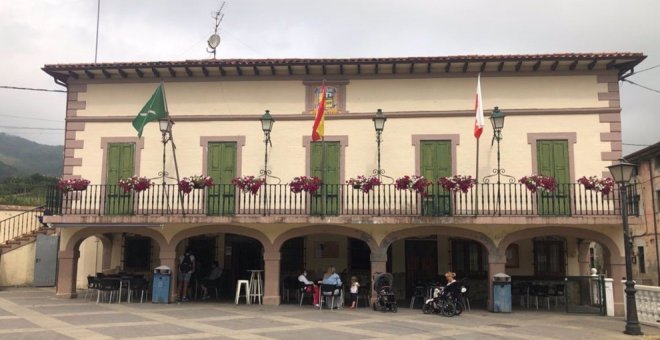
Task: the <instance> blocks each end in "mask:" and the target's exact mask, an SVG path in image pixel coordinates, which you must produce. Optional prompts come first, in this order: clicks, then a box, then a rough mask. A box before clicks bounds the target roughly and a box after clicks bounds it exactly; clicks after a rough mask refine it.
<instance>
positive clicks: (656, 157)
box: [654, 155, 660, 169]
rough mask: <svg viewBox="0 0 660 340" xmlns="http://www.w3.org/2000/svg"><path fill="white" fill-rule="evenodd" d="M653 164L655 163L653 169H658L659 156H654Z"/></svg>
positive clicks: (659, 165)
mask: <svg viewBox="0 0 660 340" xmlns="http://www.w3.org/2000/svg"><path fill="white" fill-rule="evenodd" d="M654 163H655V168H656V169H660V155H656V156H655V161H654Z"/></svg>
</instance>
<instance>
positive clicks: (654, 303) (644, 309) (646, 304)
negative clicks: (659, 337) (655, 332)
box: [623, 285, 660, 327]
mask: <svg viewBox="0 0 660 340" xmlns="http://www.w3.org/2000/svg"><path fill="white" fill-rule="evenodd" d="M624 289H625V288H624ZM635 289H636V290H637V293H636V294H635V302H636V303H637V318H638V319H639V322H640V323H641V324H644V325H649V326H655V327H660V287H655V286H643V285H635ZM623 296H624V299H625V296H626V295H625V291H624V295H623ZM624 302H625V301H624ZM623 305H624V306H625V305H626V304H625V303H624V304H623Z"/></svg>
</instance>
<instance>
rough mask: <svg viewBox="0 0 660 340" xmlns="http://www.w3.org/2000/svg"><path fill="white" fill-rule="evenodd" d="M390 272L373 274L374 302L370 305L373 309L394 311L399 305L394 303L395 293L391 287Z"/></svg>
mask: <svg viewBox="0 0 660 340" xmlns="http://www.w3.org/2000/svg"><path fill="white" fill-rule="evenodd" d="M392 281H393V280H392V274H390V273H378V274H376V275H374V291H375V292H376V302H374V304H373V305H372V306H373V308H374V310H379V309H380V310H381V311H382V312H384V311H387V310H389V311H392V312H394V313H396V312H397V311H398V310H399V307H398V306H397V304H396V295H394V290H393V289H392Z"/></svg>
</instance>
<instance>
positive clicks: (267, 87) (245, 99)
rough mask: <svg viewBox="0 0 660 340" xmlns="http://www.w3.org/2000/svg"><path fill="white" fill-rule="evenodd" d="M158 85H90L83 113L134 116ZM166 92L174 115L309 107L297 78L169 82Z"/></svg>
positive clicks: (82, 97)
mask: <svg viewBox="0 0 660 340" xmlns="http://www.w3.org/2000/svg"><path fill="white" fill-rule="evenodd" d="M157 85H158V84H156V83H150V84H121V85H119V86H117V85H112V84H90V85H88V86H87V92H85V93H81V94H80V95H79V97H78V100H84V101H86V102H87V105H86V108H85V110H84V111H83V113H82V114H83V115H85V116H134V115H137V114H138V112H140V109H142V106H144V103H145V102H146V101H147V99H149V98H150V97H151V95H152V94H153V93H154V90H155V89H156V86H157ZM165 95H166V97H167V106H168V109H169V111H170V113H171V114H172V115H254V114H263V112H264V110H266V109H271V110H274V111H277V112H286V113H289V114H291V113H302V112H303V111H304V110H305V86H304V85H303V84H302V82H301V81H293V80H289V81H227V82H221V81H216V82H197V83H188V82H167V83H165ZM79 115H80V113H79Z"/></svg>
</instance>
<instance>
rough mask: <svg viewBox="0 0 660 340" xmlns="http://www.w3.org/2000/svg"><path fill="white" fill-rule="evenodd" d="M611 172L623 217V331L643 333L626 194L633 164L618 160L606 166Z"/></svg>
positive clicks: (631, 333)
mask: <svg viewBox="0 0 660 340" xmlns="http://www.w3.org/2000/svg"><path fill="white" fill-rule="evenodd" d="M607 168H608V169H609V170H610V173H612V177H613V178H614V181H615V182H616V184H617V185H618V186H619V200H620V202H621V218H622V219H623V243H624V244H623V247H624V252H625V254H624V256H625V260H626V289H625V291H626V329H625V330H624V331H623V332H624V333H625V334H629V335H643V334H644V333H642V329H641V328H640V327H639V320H638V319H637V303H636V301H635V293H636V292H637V291H636V290H635V281H633V275H632V239H631V238H630V227H629V226H628V202H627V199H628V194H627V187H628V184H629V183H630V181H631V180H632V178H633V175H634V174H635V168H636V166H635V164H631V163H627V162H626V161H625V160H623V159H621V160H619V164H615V165H610V166H608V167H607Z"/></svg>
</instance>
